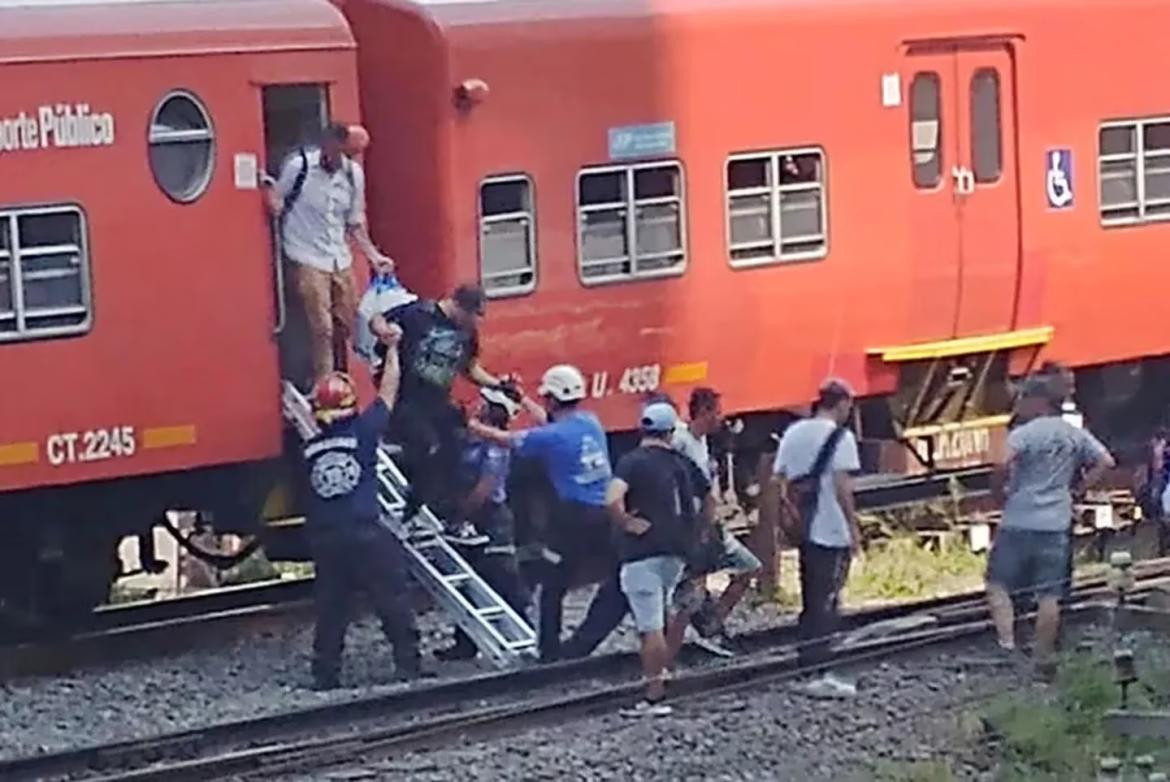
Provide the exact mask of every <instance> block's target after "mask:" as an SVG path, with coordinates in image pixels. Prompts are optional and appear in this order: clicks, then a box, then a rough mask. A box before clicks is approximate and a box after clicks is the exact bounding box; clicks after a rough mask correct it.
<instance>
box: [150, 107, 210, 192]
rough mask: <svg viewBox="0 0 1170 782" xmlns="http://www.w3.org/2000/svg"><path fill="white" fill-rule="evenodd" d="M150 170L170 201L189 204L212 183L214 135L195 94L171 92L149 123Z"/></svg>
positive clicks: (206, 114)
mask: <svg viewBox="0 0 1170 782" xmlns="http://www.w3.org/2000/svg"><path fill="white" fill-rule="evenodd" d="M148 141H149V152H150V170H151V173H152V174H154V181H155V182H157V183H158V186H159V188H161V189H162V191H163V192H164V193H166V194H167V196H168V197H169V198H171V199H172V200H175V201H178V202H179V203H183V204H189V203H191V202H192V201H194V200H196V199H197V198H199V196H201V195H203V193H204V192H205V191H206V190H207V186H208V184H210V183H211V171H212V168H213V167H214V164H215V133H214V130H213V129H212V126H211V117H210V115H209V114H208V113H207V109H206V108H204V106H203V103H202V102H201V101H200V100H199V98H198V97H196V96H195V94H194V93H191V92H186V91H184V90H176V91H174V92H170V93H168V94H167V95H165V96H164V97H163V99H162V100H161V101H159V104H158V106H157V107H156V108H155V110H154V115H153V116H152V117H151V119H150V134H149V138H148Z"/></svg>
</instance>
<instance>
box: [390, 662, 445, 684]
mask: <svg viewBox="0 0 1170 782" xmlns="http://www.w3.org/2000/svg"><path fill="white" fill-rule="evenodd" d="M437 675H438V674H436V673H435V672H434V671H432V670H430V669H429V668H424V667H422V665H419V664H414V665H402V666H398V667H396V668H395V669H394V681H396V682H415V681H418V680H419V679H434V678H435V677H436V676H437Z"/></svg>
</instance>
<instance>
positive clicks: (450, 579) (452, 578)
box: [440, 573, 471, 584]
mask: <svg viewBox="0 0 1170 782" xmlns="http://www.w3.org/2000/svg"><path fill="white" fill-rule="evenodd" d="M440 578H442V579H443V580H444V581H446V582H447V583H448V584H462V583H463V582H464V581H470V580H471V576H469V575H467V574H466V573H452V574H451V575H449V576H440Z"/></svg>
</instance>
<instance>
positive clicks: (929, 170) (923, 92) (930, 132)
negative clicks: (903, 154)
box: [910, 72, 999, 188]
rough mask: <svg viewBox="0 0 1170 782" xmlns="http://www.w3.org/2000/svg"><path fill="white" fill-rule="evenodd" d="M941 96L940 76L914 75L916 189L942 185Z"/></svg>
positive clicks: (912, 145)
mask: <svg viewBox="0 0 1170 782" xmlns="http://www.w3.org/2000/svg"><path fill="white" fill-rule="evenodd" d="M939 94H940V87H939V79H938V74H937V73H933V72H923V73H916V74H914V80H913V81H912V82H911V83H910V166H911V170H912V171H913V174H914V185H915V187H919V188H933V187H938V185H939V183H940V182H941V181H942V167H943V159H942V157H943V156H942V104H941V102H940V100H939ZM998 122H999V120H998V118H997V119H996V123H997V124H998Z"/></svg>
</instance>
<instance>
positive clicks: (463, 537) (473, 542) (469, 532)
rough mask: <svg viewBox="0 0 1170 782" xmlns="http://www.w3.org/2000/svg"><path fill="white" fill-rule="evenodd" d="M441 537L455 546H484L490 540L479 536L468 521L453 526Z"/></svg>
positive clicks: (481, 535)
mask: <svg viewBox="0 0 1170 782" xmlns="http://www.w3.org/2000/svg"><path fill="white" fill-rule="evenodd" d="M443 537H444V538H446V539H447V541H448V542H449V543H454V544H455V545H456V546H486V545H487V544H488V542H489V541H490V540H491V539H490V538H488V536H487V535H483V534H481V533H480V532H479V531H478V530H477V529H476V528H475V527H474V526H473V525H472V523H471V522H470V521H464V522H462V523H460V524H456V525H454V526H453V528H450V529H448V530H447V531H445V532H444V533H443Z"/></svg>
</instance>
